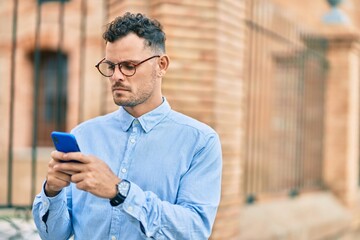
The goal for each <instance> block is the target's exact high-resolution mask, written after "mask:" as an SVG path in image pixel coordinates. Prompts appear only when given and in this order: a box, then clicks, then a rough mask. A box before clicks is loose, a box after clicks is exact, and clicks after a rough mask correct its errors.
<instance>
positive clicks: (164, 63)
mask: <svg viewBox="0 0 360 240" xmlns="http://www.w3.org/2000/svg"><path fill="white" fill-rule="evenodd" d="M158 64H159V69H160V71H159V77H163V76H164V75H165V73H166V70H167V69H168V67H169V64H170V58H169V56H168V55H166V54H164V55H161V56H160V59H159V61H158Z"/></svg>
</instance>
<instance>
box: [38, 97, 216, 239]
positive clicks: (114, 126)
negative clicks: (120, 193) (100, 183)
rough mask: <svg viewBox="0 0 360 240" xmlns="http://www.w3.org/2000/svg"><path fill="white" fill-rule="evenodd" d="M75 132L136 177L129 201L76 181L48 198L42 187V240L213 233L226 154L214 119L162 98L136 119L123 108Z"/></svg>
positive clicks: (87, 150) (88, 150) (118, 169)
mask: <svg viewBox="0 0 360 240" xmlns="http://www.w3.org/2000/svg"><path fill="white" fill-rule="evenodd" d="M72 133H73V134H74V135H75V136H76V138H77V140H78V144H79V147H80V149H81V151H82V153H84V154H91V155H94V156H97V157H98V158H100V159H102V160H103V161H105V162H106V163H107V164H108V166H109V167H110V168H111V169H112V171H113V172H114V173H116V174H117V175H118V176H119V178H121V179H126V180H128V181H130V183H131V187H130V191H129V194H128V196H127V198H126V200H125V201H124V203H123V204H120V205H119V206H116V207H112V206H111V205H110V203H109V199H104V198H99V197H96V196H94V195H92V194H91V193H88V192H85V191H82V190H79V189H77V188H76V186H75V185H74V184H70V186H69V187H67V188H65V189H64V190H63V191H61V192H60V193H59V194H58V195H57V196H55V197H52V198H49V197H47V196H46V195H45V193H44V191H42V192H41V193H40V194H39V195H37V196H36V198H35V200H34V204H33V216H34V220H35V223H36V226H37V228H38V230H39V234H40V236H41V237H42V238H43V239H56V240H57V239H67V238H69V237H70V236H72V235H74V236H75V239H81V240H89V239H99V240H103V239H124V240H132V239H176V240H181V239H194V240H201V239H207V238H208V237H209V236H210V234H211V229H212V225H213V223H214V219H215V215H216V211H217V208H218V205H219V201H220V192H221V191H220V188H221V168H222V156H221V155H222V154H221V146H220V141H219V137H218V135H217V134H216V132H215V131H214V130H213V129H211V128H210V127H209V126H207V125H205V124H203V123H201V122H199V121H196V120H194V119H192V118H189V117H187V116H185V115H183V114H181V113H178V112H175V111H173V110H172V109H171V108H170V105H169V104H168V102H167V101H166V99H164V102H163V103H162V104H161V105H160V106H159V107H157V108H156V109H154V110H153V111H151V112H149V113H147V114H144V115H143V116H141V117H139V118H137V119H136V118H134V117H133V116H131V115H130V114H129V113H127V112H126V111H125V110H124V108H122V107H120V108H119V110H117V111H115V112H113V113H110V114H107V115H105V116H101V117H97V118H94V119H92V120H89V121H86V122H84V123H82V124H80V125H79V126H77V127H76V128H75V129H74V130H73V131H72Z"/></svg>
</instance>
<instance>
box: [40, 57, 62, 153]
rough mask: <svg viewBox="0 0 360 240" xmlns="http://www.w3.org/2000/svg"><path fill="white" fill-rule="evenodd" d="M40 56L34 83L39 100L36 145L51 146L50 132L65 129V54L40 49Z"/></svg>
mask: <svg viewBox="0 0 360 240" xmlns="http://www.w3.org/2000/svg"><path fill="white" fill-rule="evenodd" d="M40 56H41V57H40V65H39V68H38V69H39V81H38V83H37V84H34V92H35V88H38V91H37V92H38V100H39V102H38V116H37V119H38V122H37V126H38V134H37V145H38V146H51V145H52V143H51V139H50V133H51V132H52V131H55V130H56V131H65V130H66V112H67V56H66V55H65V54H62V53H60V54H58V53H57V52H55V51H42V52H41V53H40ZM34 69H36V66H34ZM34 83H35V81H34ZM36 85H37V86H36Z"/></svg>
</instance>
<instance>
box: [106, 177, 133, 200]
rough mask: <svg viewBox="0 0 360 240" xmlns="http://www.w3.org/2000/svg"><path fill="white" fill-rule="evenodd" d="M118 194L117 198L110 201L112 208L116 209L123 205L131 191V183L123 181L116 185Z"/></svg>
mask: <svg viewBox="0 0 360 240" xmlns="http://www.w3.org/2000/svg"><path fill="white" fill-rule="evenodd" d="M116 189H117V193H116V195H115V197H113V198H112V199H110V204H111V206H113V207H115V206H118V205H120V204H122V203H123V202H124V201H125V199H126V197H127V195H128V193H129V190H130V182H129V181H127V180H125V179H123V180H121V182H120V183H119V184H117V185H116Z"/></svg>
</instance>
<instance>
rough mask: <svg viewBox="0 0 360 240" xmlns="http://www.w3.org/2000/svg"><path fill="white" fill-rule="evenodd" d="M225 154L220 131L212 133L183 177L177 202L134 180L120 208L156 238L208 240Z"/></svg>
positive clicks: (218, 197)
mask: <svg viewBox="0 0 360 240" xmlns="http://www.w3.org/2000/svg"><path fill="white" fill-rule="evenodd" d="M221 171H222V153H221V145H220V141H219V138H218V136H217V134H211V135H210V136H208V138H207V139H206V140H205V145H204V147H202V148H201V149H200V150H199V151H198V152H197V153H196V154H195V155H194V157H193V160H192V164H191V166H190V168H189V170H188V171H187V173H186V174H185V175H184V176H183V177H182V179H181V183H180V188H179V191H178V197H177V200H176V203H175V204H171V203H169V202H166V201H162V200H161V199H159V198H158V196H156V195H155V194H154V193H153V192H149V191H143V190H142V189H141V188H140V187H139V186H138V185H136V184H135V183H132V182H131V187H130V190H129V194H128V196H127V198H126V200H125V201H124V203H123V204H121V205H120V206H119V207H120V208H121V209H122V211H124V212H125V213H126V214H127V215H128V216H129V217H132V218H135V219H137V220H138V221H139V229H140V231H141V232H142V234H144V235H146V237H152V238H154V239H199V240H200V239H208V238H209V236H210V234H211V230H212V226H213V223H214V220H215V216H216V212H217V208H218V205H219V202H220V195H221Z"/></svg>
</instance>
